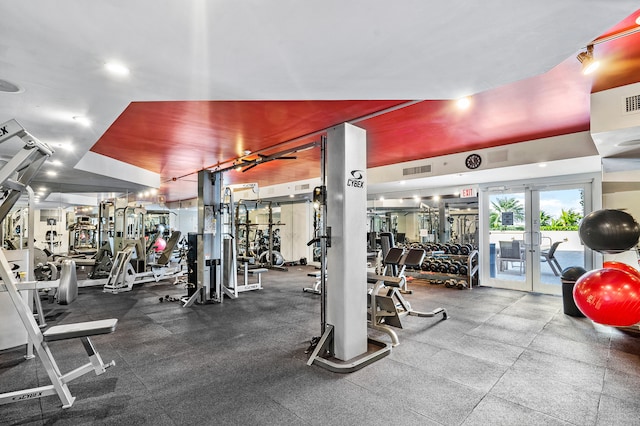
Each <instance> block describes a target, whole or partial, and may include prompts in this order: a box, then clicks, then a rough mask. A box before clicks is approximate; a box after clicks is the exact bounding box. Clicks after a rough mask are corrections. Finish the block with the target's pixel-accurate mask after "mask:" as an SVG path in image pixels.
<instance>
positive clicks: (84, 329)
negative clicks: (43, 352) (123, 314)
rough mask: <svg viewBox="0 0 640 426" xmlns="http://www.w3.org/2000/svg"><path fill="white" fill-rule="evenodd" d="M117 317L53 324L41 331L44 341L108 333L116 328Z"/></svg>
mask: <svg viewBox="0 0 640 426" xmlns="http://www.w3.org/2000/svg"><path fill="white" fill-rule="evenodd" d="M117 323H118V319H117V318H110V319H105V320H98V321H87V322H78V323H75V324H63V325H55V326H53V327H51V328H49V329H47V330H45V331H43V332H42V336H43V337H44V340H45V342H53V341H55V340H66V339H74V338H77V337H88V336H95V335H97V334H109V333H113V332H114V331H115V330H116V324H117Z"/></svg>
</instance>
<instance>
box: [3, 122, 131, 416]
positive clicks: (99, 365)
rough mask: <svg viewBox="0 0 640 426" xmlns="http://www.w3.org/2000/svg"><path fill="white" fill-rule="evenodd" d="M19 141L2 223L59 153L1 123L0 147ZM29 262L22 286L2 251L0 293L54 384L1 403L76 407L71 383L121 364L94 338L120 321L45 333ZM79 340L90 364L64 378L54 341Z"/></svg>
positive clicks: (7, 177) (7, 176) (6, 182)
mask: <svg viewBox="0 0 640 426" xmlns="http://www.w3.org/2000/svg"><path fill="white" fill-rule="evenodd" d="M13 137H17V138H20V139H21V140H22V142H23V143H24V146H23V148H22V150H21V151H19V152H18V153H17V154H15V155H14V156H13V158H12V159H11V160H10V161H9V162H7V164H5V165H4V166H3V167H2V168H0V188H1V190H2V192H3V194H4V197H3V199H2V200H0V220H3V219H5V218H6V217H7V215H8V214H9V211H10V210H11V208H12V207H13V206H14V205H15V203H16V202H17V201H18V199H19V198H20V196H21V195H22V193H23V192H24V191H27V192H28V193H29V195H30V198H31V197H32V195H33V191H32V190H31V188H29V187H28V185H29V183H30V182H31V180H32V179H33V178H34V176H35V175H36V173H37V172H38V170H39V169H40V168H41V166H42V165H43V164H44V162H45V161H46V160H47V158H49V157H50V156H51V155H52V154H53V150H52V149H51V148H50V147H49V146H48V145H46V144H44V143H42V142H40V141H38V140H37V139H36V138H34V137H33V136H31V135H30V134H29V133H28V132H26V130H25V129H24V128H23V127H22V126H21V125H20V124H18V122H17V121H15V120H10V121H8V122H5V123H3V124H0V143H2V142H5V141H7V140H8V139H11V138H13ZM32 229H33V227H32ZM29 240H30V241H29V247H30V250H29V251H31V252H32V251H33V250H32V248H33V242H32V241H33V239H32V238H29ZM31 259H32V258H31ZM28 263H29V266H28V268H27V271H26V272H27V281H26V282H18V280H17V279H16V277H15V275H14V274H13V271H12V267H11V265H10V264H9V262H8V261H7V258H6V257H5V254H4V252H3V251H2V250H0V278H2V285H1V286H0V287H1V288H0V290H3V291H6V293H7V294H8V296H9V299H10V301H11V304H12V305H13V307H14V308H15V311H16V313H17V314H18V317H19V321H20V323H21V324H22V325H23V326H24V328H25V329H26V331H27V336H28V344H27V358H33V357H34V356H33V352H32V350H33V348H35V350H36V352H37V354H38V356H39V358H40V360H41V361H42V363H43V365H44V368H45V371H46V373H47V375H48V376H49V379H50V380H51V384H50V385H45V386H39V387H36V388H31V389H23V390H18V391H13V392H6V393H2V394H0V404H8V403H11V402H17V401H25V400H29V399H35V398H41V397H44V396H49V395H57V396H58V397H59V398H60V401H61V403H62V407H63V408H68V407H71V405H73V403H74V401H75V397H73V396H72V395H71V392H70V390H69V388H68V384H69V382H71V381H72V380H75V379H77V378H78V377H81V376H83V375H84V374H86V373H89V372H91V371H94V372H95V373H96V375H100V374H103V373H104V372H105V371H106V369H107V368H108V367H110V366H112V365H115V363H114V362H113V361H112V362H110V363H107V364H105V363H104V362H103V361H102V358H101V357H100V354H99V353H98V352H97V351H96V349H95V347H94V346H93V343H92V342H91V340H90V337H91V336H94V335H97V334H106V333H112V332H113V331H115V329H116V324H117V322H118V320H117V319H115V318H110V319H105V320H99V321H89V322H83V323H76V324H65V325H56V326H53V327H49V328H48V329H47V330H45V331H44V332H43V331H41V329H40V327H39V325H38V324H37V323H36V321H35V319H34V317H33V313H32V312H31V308H30V306H29V304H28V303H27V301H26V300H25V298H23V296H22V295H20V293H19V292H20V291H30V292H36V293H37V290H38V288H39V287H38V282H36V281H30V279H31V276H30V274H31V271H33V263H32V262H28ZM40 313H41V311H40ZM1 314H2V315H3V316H6V315H8V313H6V312H2V313H1ZM5 318H6V317H5ZM74 338H79V339H81V341H82V344H83V346H84V348H85V351H86V352H87V355H88V356H89V359H90V362H89V363H87V364H84V365H82V366H80V367H78V368H76V369H74V370H72V371H70V372H68V373H66V374H62V373H61V372H60V369H59V368H58V365H57V364H56V361H55V359H54V357H53V354H52V353H51V351H50V349H49V346H48V342H50V341H58V340H68V339H74Z"/></svg>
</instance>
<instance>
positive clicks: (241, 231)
mask: <svg viewBox="0 0 640 426" xmlns="http://www.w3.org/2000/svg"><path fill="white" fill-rule="evenodd" d="M248 202H249V201H247V200H239V201H238V203H237V205H236V209H235V213H236V215H235V220H236V246H237V250H238V253H239V256H245V257H252V258H254V259H255V260H256V263H258V264H259V265H260V267H262V268H269V269H279V270H283V271H286V270H287V268H286V267H284V266H283V265H284V263H285V261H284V257H283V256H282V254H281V253H280V250H281V239H280V229H279V227H280V226H283V225H284V223H280V222H278V223H274V222H273V205H272V202H271V201H260V200H258V201H252V202H254V203H255V205H254V207H255V208H254V209H253V211H255V212H257V211H258V210H259V207H262V206H264V208H265V209H266V211H267V222H266V223H259V222H257V221H256V222H252V221H251V219H250V212H251V211H252V209H250V208H249V206H248Z"/></svg>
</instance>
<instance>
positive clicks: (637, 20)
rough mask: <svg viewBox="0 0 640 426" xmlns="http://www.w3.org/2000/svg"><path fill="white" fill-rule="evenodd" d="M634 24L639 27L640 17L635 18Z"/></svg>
mask: <svg viewBox="0 0 640 426" xmlns="http://www.w3.org/2000/svg"><path fill="white" fill-rule="evenodd" d="M636 24H638V25H640V16H638V17H637V18H636Z"/></svg>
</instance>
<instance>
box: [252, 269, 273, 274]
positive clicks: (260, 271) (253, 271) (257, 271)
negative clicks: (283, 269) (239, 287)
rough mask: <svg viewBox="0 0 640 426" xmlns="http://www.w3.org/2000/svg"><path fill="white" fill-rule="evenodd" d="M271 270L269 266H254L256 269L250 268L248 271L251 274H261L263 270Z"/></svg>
mask: <svg viewBox="0 0 640 426" xmlns="http://www.w3.org/2000/svg"><path fill="white" fill-rule="evenodd" d="M268 271H269V270H268V269H267V268H254V269H249V270H248V271H247V272H249V273H250V274H261V273H263V272H268Z"/></svg>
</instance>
